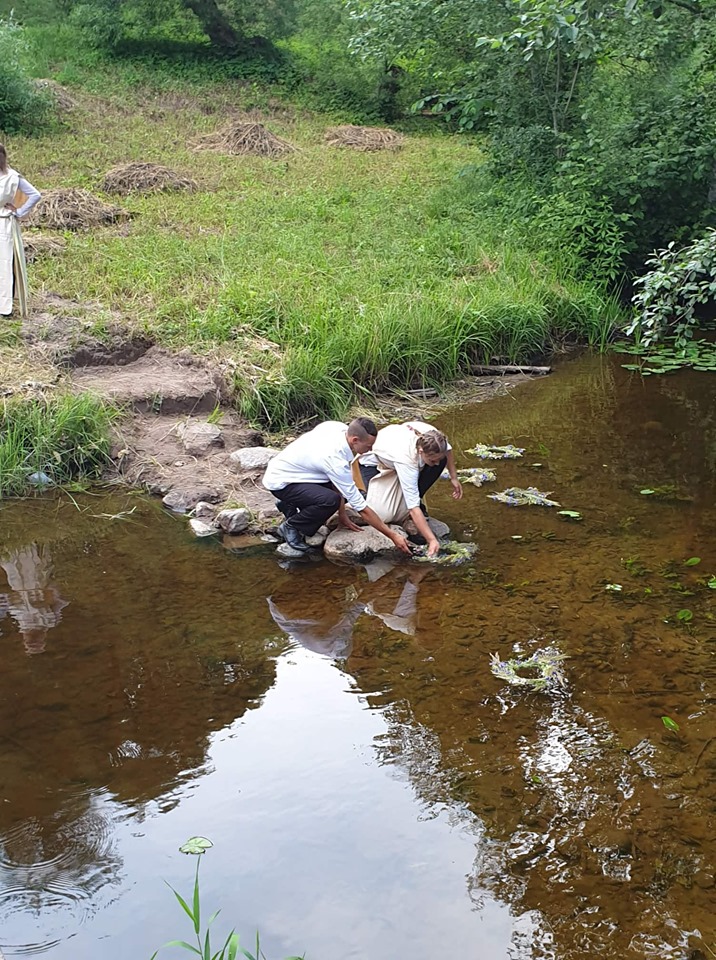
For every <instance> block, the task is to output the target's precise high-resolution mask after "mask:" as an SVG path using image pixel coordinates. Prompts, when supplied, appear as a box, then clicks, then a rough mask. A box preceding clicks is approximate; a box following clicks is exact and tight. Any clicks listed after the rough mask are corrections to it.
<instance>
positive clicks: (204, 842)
mask: <svg viewBox="0 0 716 960" xmlns="http://www.w3.org/2000/svg"><path fill="white" fill-rule="evenodd" d="M213 846H214V844H213V843H212V842H211V840H209V839H207V838H206V837H190V838H189V839H188V840H187V841H186V843H184V844H182V845H181V847H179V851H180V852H181V853H186V854H191V855H192V856H196V857H199V858H201V856H202V854H204V853H206V851H207V850H209V849H210V848H211V847H213ZM200 866H201V859H198V860H197V864H196V873H195V875H194V890H193V893H192V898H191V906H190V905H189V903H188V901H187V900H185V899H184V897H182V895H181V894H180V893H179V892H178V891H177V890H175V889H174V887H172V886H171V884H167V886H169V889H170V890H171V891H172V893H173V894H174V896H175V897H176V899H177V902H178V903H179V906H180V907H181V908H182V910H183V911H184V913H185V914H186V915H187V916H188V917H189V919H190V920H191V922H192V926H193V927H194V934H195V936H196V942H197V945H196V946H193V945H192V944H191V943H187V942H186V940H170V941H169V942H168V943H165V944H164V945H163V946H162V947H160V949H162V950H163V949H164V948H165V947H181V948H182V950H188V951H189V953H193V954H194V955H195V956H197V957H199V958H200V960H236V958H237V957H239V956H241V957H246V960H265V954H264V953H263V952H262V950H261V940H260V937H259V934H258V931H257V932H256V944H255V946H254V947H253V949H254V950H255V953H251V951H250V950H247V949H246V948H245V947H242V946H241V943H240V940H239V935H238V933H236V931H235V930H232V931H231V933H230V934H229V935H228V937H227V938H226V940H225V941H224V945H223V946H222V947H221V948H220V949H219V950H216V951H215V950H213V948H212V946H211V926H212V924H213V923H214V921H215V920H216V918H217V917H218V916H219V913H220V912H221V911H220V910H215V911H214V913H212V915H211V916H210V917H209V919H208V921H207V923H206V926H205V927H203V926H202V911H201V890H200V887H199V868H200ZM158 954H159V950H155V951H154V953H153V954H152V956H151V960H155V957H157V955H158ZM286 960H303V958H302V957H297V956H293V957H287V958H286Z"/></svg>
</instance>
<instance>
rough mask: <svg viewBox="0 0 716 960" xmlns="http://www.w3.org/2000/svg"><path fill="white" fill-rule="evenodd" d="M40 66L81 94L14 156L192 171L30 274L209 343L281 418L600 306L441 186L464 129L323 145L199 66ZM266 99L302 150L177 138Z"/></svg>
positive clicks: (538, 348) (457, 364) (302, 115)
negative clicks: (237, 148)
mask: <svg viewBox="0 0 716 960" xmlns="http://www.w3.org/2000/svg"><path fill="white" fill-rule="evenodd" d="M57 49H59V50H60V51H61V50H62V49H63V45H62V42H59V46H57V47H56V48H55V54H54V59H53V60H52V62H51V63H50V62H42V63H41V66H42V68H43V71H44V72H49V71H48V70H45V69H44V68H45V67H47V68H53V69H54V71H55V73H56V75H58V76H59V78H60V79H68V78H71V79H74V81H75V82H76V83H80V84H82V85H83V86H84V88H85V89H86V90H90V91H91V92H92V94H93V98H91V99H90V98H88V99H87V101H86V106H85V110H84V111H83V112H82V113H79V114H75V115H70V117H69V118H68V120H67V122H66V124H65V125H64V126H63V127H62V128H61V129H59V130H57V131H53V132H52V133H51V134H50V135H48V136H47V137H45V138H40V139H25V140H20V139H19V138H18V139H15V140H14V141H13V142H12V143H11V144H10V147H11V150H12V157H13V161H14V162H15V163H16V165H17V166H18V167H19V168H20V169H21V170H23V172H25V173H26V175H28V176H29V177H30V179H32V180H34V181H35V182H36V183H37V184H38V186H40V187H41V188H43V187H44V188H49V187H53V186H60V185H62V186H81V187H86V188H89V189H91V190H93V191H95V192H97V191H98V183H99V181H100V179H101V176H102V174H103V173H104V172H105V171H106V170H107V169H108V168H109V167H110V166H112V165H114V164H116V163H120V162H123V161H126V160H149V161H155V162H160V163H164V164H167V165H169V166H172V167H173V168H175V169H177V170H180V171H182V172H185V173H188V174H190V175H191V176H193V177H195V178H196V179H198V180H199V181H200V183H201V192H199V193H198V194H193V195H186V196H184V195H165V196H158V197H133V198H131V199H129V200H127V201H126V202H125V201H123V203H124V206H126V208H127V209H129V210H131V211H132V212H133V213H134V214H135V217H134V219H133V220H132V223H131V227H130V229H129V235H128V236H123V235H121V234H120V233H119V232H118V230H116V229H108V230H103V231H100V232H97V233H95V234H85V235H71V236H69V237H68V245H67V248H66V251H65V252H64V253H63V254H62V255H61V256H59V257H56V258H53V259H49V260H45V261H44V262H40V263H38V264H36V265H34V267H33V269H32V276H31V282H32V283H33V284H34V286H36V287H37V286H41V287H44V288H45V289H48V290H54V291H58V292H60V293H62V294H64V295H65V296H69V297H75V298H77V299H80V300H87V299H95V300H99V301H100V302H101V303H102V304H104V305H105V306H106V307H108V308H112V309H115V310H120V311H122V312H123V313H124V314H125V315H127V316H128V317H131V318H132V319H133V320H134V321H136V322H137V323H139V324H141V325H142V326H144V327H145V328H146V329H147V330H148V331H149V332H151V334H152V335H153V336H154V337H156V338H157V340H158V341H160V342H162V343H165V344H167V345H170V346H186V345H189V346H192V347H193V348H195V349H212V348H217V347H219V348H221V350H222V352H223V353H225V354H227V355H229V356H230V357H231V358H232V359H233V360H234V361H235V364H236V367H235V369H236V387H237V405H238V406H239V408H240V409H241V410H242V411H243V412H244V413H245V414H246V415H247V416H249V417H250V418H251V419H254V420H257V421H261V422H264V423H267V424H270V425H271V426H274V427H283V426H285V425H287V424H289V423H296V422H299V421H304V420H310V419H311V418H313V417H316V416H342V415H343V414H344V413H345V411H346V409H347V408H348V406H349V405H350V403H351V402H352V401H354V400H355V399H357V398H360V399H363V398H364V397H365V391H370V392H374V391H379V390H383V389H386V388H389V387H390V386H400V387H405V386H416V385H423V384H427V383H431V384H432V383H439V382H441V381H445V380H448V379H450V378H454V377H455V376H456V375H458V374H459V373H461V372H465V371H466V370H467V369H469V366H470V364H472V363H475V362H482V361H486V360H490V359H492V358H498V359H502V360H505V361H527V360H529V359H531V358H534V357H535V356H537V355H539V354H540V353H541V352H543V351H544V350H545V349H547V348H548V347H549V344H550V343H551V341H552V340H554V339H555V338H563V337H565V336H569V337H575V338H581V339H583V340H586V341H588V342H592V343H598V342H599V341H600V340H603V339H604V338H605V336H606V331H607V330H608V328H609V326H610V323H611V321H612V320H613V318H614V305H613V304H612V303H610V302H609V301H608V300H607V298H606V297H605V296H603V295H602V294H601V293H600V291H599V290H598V289H596V288H595V287H594V286H593V285H592V286H590V285H587V284H585V283H582V282H580V281H578V280H576V279H575V278H574V275H573V274H574V273H575V271H574V270H572V269H571V265H570V263H569V262H567V263H565V262H564V260H565V258H564V257H560V259H559V260H558V259H557V257H556V256H555V258H554V259H553V260H552V259H551V258H550V257H549V256H548V255H544V254H543V253H540V249H541V247H540V238H539V237H537V236H534V235H533V236H530V228H529V222H528V221H527V220H525V222H524V226H523V229H522V230H520V221H519V217H518V219H517V222H516V223H513V224H512V227H511V229H510V230H509V231H505V230H504V229H503V224H502V223H501V222H500V219H499V217H498V216H491V215H489V214H488V213H486V211H485V209H481V210H478V209H476V208H475V205H474V204H471V203H467V202H463V199H461V197H460V196H459V194H458V193H456V192H455V191H454V190H452V191H451V189H450V188H449V186H448V187H446V185H450V184H455V183H457V182H458V174H459V172H460V171H461V170H462V169H464V168H465V167H468V166H470V165H475V164H478V165H479V164H480V162H481V159H482V157H481V153H480V149H479V147H478V145H476V143H475V142H474V141H473V142H470V141H468V140H466V139H462V138H459V137H451V136H447V135H445V134H443V133H442V132H438V131H436V130H435V129H434V128H429V129H426V130H425V132H419V131H418V132H413V133H412V134H411V136H410V138H409V140H408V143H407V145H406V147H405V148H404V149H403V150H401V151H400V152H396V153H390V152H382V153H375V154H358V153H355V152H352V151H340V150H335V149H331V148H329V147H326V146H325V145H324V143H323V135H324V131H325V128H326V126H328V125H330V122H331V121H330V120H329V119H328V118H325V117H321V116H316V115H311V114H308V113H306V112H303V111H298V110H296V109H292V108H290V107H288V108H287V107H286V105H285V104H284V103H283V102H282V101H279V100H277V99H276V97H275V96H274V95H273V94H272V93H271V91H270V90H269V89H268V88H266V87H265V86H260V85H257V84H256V83H254V82H244V83H241V82H239V81H230V82H229V81H227V80H226V77H225V75H221V78H220V79H219V80H218V81H216V82H212V81H211V80H209V79H208V78H207V74H206V72H205V71H204V68H203V67H202V66H201V65H199V66H196V69H192V70H188V71H187V72H186V73H176V71H175V68H174V67H173V66H171V64H168V63H167V62H162V64H160V65H157V64H156V63H155V64H154V65H152V64H151V63H147V62H146V61H141V60H133V61H107V60H105V59H102V58H99V59H96V60H94V61H93V62H92V65H91V66H87V65H86V64H84V62H83V61H82V60H81V59H76V60H74V61H73V60H71V59H69V54H67V57H66V58H65V59H63V56H62V55H58V54H57V52H56V51H57ZM257 106H258V107H260V108H261V109H262V116H263V118H264V119H265V122H266V123H267V124H268V125H269V127H270V128H271V129H272V130H274V131H275V132H276V133H277V134H279V135H281V136H283V137H285V138H286V139H288V140H290V141H291V142H292V143H293V144H295V146H296V147H298V151H297V152H296V153H295V154H293V155H292V156H290V157H288V158H287V159H283V160H279V161H271V160H264V159H258V158H238V157H227V156H222V155H219V154H213V153H195V152H193V151H192V150H191V148H190V141H191V140H192V139H193V138H195V137H197V136H199V135H201V134H202V133H206V132H209V131H213V130H214V129H216V127H217V126H219V125H220V124H222V123H223V122H224V121H225V120H226V118H227V116H228V115H229V113H230V111H235V110H236V109H237V108H238V109H241V110H247V109H253V108H256V107H257Z"/></svg>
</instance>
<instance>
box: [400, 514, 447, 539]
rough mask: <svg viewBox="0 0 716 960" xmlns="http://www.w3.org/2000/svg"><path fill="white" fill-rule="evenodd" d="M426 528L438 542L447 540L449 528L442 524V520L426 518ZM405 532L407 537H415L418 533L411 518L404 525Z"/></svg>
mask: <svg viewBox="0 0 716 960" xmlns="http://www.w3.org/2000/svg"><path fill="white" fill-rule="evenodd" d="M427 520H428V526H429V527H430V529H431V530H432V531H433V533H434V535H435V536H436V537H437V539H438V540H447V538H448V537H449V536H450V527H449V526H448V525H447V524H446V523H443V522H442V520H436V519H435V518H434V517H428V518H427ZM403 526H404V527H405V532H406V533H407V534H408V535H409V536H411V537H412V536H415V535H416V534H417V532H418V528H417V527H416V526H415V524H414V522H413V520H412V518H411V517H409V518H408V519H407V520H406V521H405V522H404V523H403Z"/></svg>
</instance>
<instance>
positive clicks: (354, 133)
mask: <svg viewBox="0 0 716 960" xmlns="http://www.w3.org/2000/svg"><path fill="white" fill-rule="evenodd" d="M325 139H326V143H327V144H328V145H329V146H330V147H350V148H351V149H352V150H363V151H365V152H368V151H371V150H397V149H399V148H400V147H402V146H403V144H404V143H405V137H404V136H403V135H402V134H400V133H396V131H395V130H391V129H389V128H388V127H356V126H354V125H353V124H348V125H347V126H344V127H331V129H330V130H326V138H325Z"/></svg>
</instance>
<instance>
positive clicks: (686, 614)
mask: <svg viewBox="0 0 716 960" xmlns="http://www.w3.org/2000/svg"><path fill="white" fill-rule="evenodd" d="M676 619H677V620H679V621H680V622H681V623H691V621H692V620H693V619H694V615H693V612H692V611H691V610H679V612H678V613H677V614H676Z"/></svg>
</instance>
